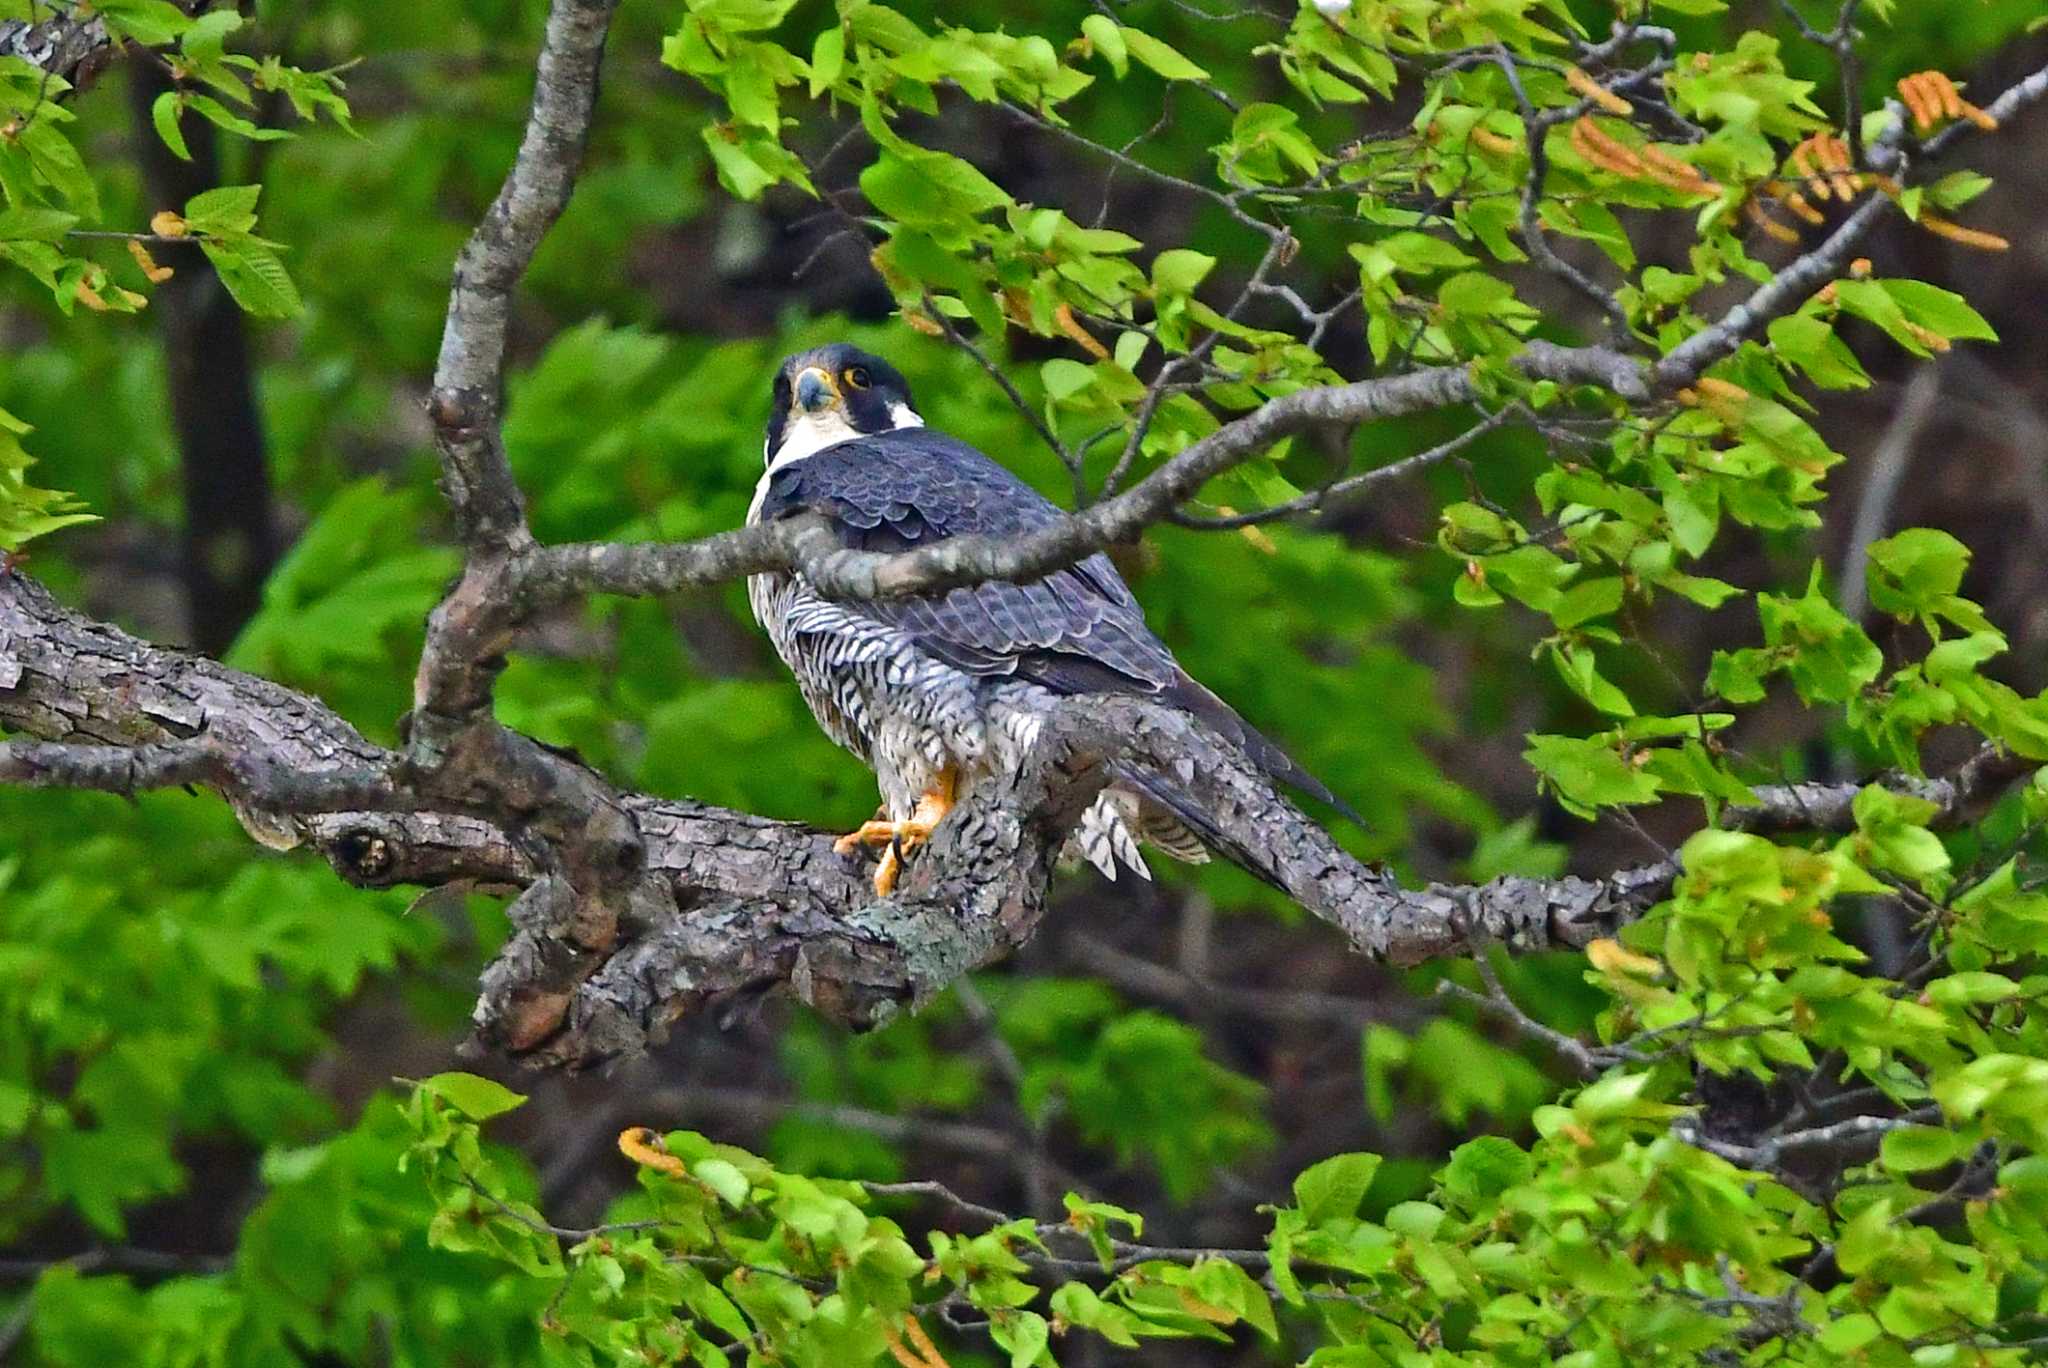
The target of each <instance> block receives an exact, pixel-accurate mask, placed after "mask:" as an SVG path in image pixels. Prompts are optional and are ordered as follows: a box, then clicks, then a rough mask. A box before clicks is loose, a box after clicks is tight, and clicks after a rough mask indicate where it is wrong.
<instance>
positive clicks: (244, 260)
mask: <svg viewBox="0 0 2048 1368" xmlns="http://www.w3.org/2000/svg"><path fill="white" fill-rule="evenodd" d="M200 249H201V250H202V251H204V252H205V253H206V259H207V260H208V261H211V262H212V263H213V269H214V271H215V272H216V273H218V274H219V276H220V280H221V284H223V285H225V286H227V287H228V293H229V294H231V295H233V296H234V298H235V302H236V303H237V304H239V305H241V306H242V308H243V309H244V310H245V311H247V312H248V313H251V314H254V315H255V316H256V317H258V318H293V317H296V316H297V315H298V314H299V312H300V311H301V310H302V309H303V308H304V307H305V306H304V305H303V304H302V303H301V302H300V299H299V291H298V287H297V286H296V285H294V284H292V278H291V276H290V274H289V273H287V272H286V270H285V268H284V260H283V258H281V257H279V256H278V254H277V251H276V249H275V248H272V247H269V246H267V245H265V244H263V243H261V242H257V241H255V240H253V239H248V238H245V239H242V240H240V241H233V240H229V241H217V240H214V239H211V238H209V239H206V240H204V241H202V242H201V243H200Z"/></svg>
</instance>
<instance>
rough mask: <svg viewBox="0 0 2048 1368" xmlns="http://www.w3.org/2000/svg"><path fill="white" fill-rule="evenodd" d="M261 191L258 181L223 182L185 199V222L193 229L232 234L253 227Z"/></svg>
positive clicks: (194, 230)
mask: <svg viewBox="0 0 2048 1368" xmlns="http://www.w3.org/2000/svg"><path fill="white" fill-rule="evenodd" d="M262 195H263V187H262V186H260V185H223V186H221V187H220V188H218V189H215V190H207V191H204V192H202V193H200V194H197V195H194V196H193V197H192V198H191V199H189V200H186V201H185V223H186V225H187V226H188V227H189V228H190V229H191V230H192V231H193V232H195V233H215V234H221V235H223V236H232V235H235V234H240V233H247V232H250V231H252V230H254V228H255V227H256V201H257V200H258V199H260V198H261V197H262Z"/></svg>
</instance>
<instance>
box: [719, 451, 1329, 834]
mask: <svg viewBox="0 0 2048 1368" xmlns="http://www.w3.org/2000/svg"><path fill="white" fill-rule="evenodd" d="M797 512H815V513H821V514H824V515H825V516H826V517H828V518H830V519H831V520H832V521H833V523H834V524H835V526H836V527H837V528H838V530H839V531H840V534H841V536H842V537H843V539H844V541H845V544H846V545H847V546H849V547H853V548H856V549H860V550H869V551H901V550H907V549H909V548H911V547H915V546H920V545H925V544H928V543H930V542H933V541H938V540H942V539H944V538H946V537H956V536H963V535H967V534H971V533H979V534H982V535H986V536H997V537H1000V536H1009V535H1014V534H1016V533H1020V532H1031V531H1036V530H1038V529H1040V528H1043V527H1046V526H1048V525H1049V524H1051V523H1053V522H1056V521H1057V520H1058V519H1059V518H1060V517H1061V516H1062V515H1061V512H1060V509H1059V508H1058V506H1057V505H1055V504H1053V503H1052V502H1050V501H1049V500H1047V499H1046V498H1045V497H1044V496H1043V495H1041V494H1039V493H1038V491H1036V490H1034V489H1033V488H1031V486H1029V485H1027V484H1025V483H1024V482H1023V481H1022V480H1020V479H1018V478H1017V477H1016V476H1015V475H1013V474H1011V473H1010V471H1008V470H1007V469H1005V468H1004V467H1002V466H1000V465H998V464H996V463H995V462H994V461H992V460H990V459H989V458H988V457H987V456H984V455H983V454H982V453H981V452H979V451H977V450H975V449H974V448H973V447H971V446H969V445H967V444H966V443H965V442H962V441H959V440H957V439H955V438H952V437H948V436H946V435H945V434H944V433H940V432H934V431H932V430H931V429H929V428H921V427H914V428H902V429H898V430H896V431H894V432H884V433H877V434H875V435H872V436H868V437H861V438H857V439H855V440H853V441H848V442H842V443H840V444H839V445H837V446H833V447H828V448H826V449H825V450H823V451H820V452H818V453H817V454H816V455H813V456H809V457H806V458H804V459H803V460H800V461H794V462H792V463H790V464H789V465H787V466H784V467H783V468H782V469H781V470H778V471H776V472H775V473H774V474H773V475H772V476H771V477H770V479H769V486H768V490H767V492H766V494H765V495H764V497H763V499H762V504H761V512H760V516H761V518H762V519H763V520H764V521H766V520H769V519H773V518H778V517H787V516H789V515H791V514H793V513H797ZM854 606H857V608H858V611H860V612H862V613H865V614H868V615H870V616H872V617H874V618H876V619H878V620H881V621H885V622H888V623H890V624H892V625H894V626H897V627H899V628H901V629H902V630H903V631H904V632H905V633H907V634H908V635H910V636H911V637H912V638H913V639H915V640H916V642H917V643H918V645H919V646H920V647H921V648H922V649H924V650H926V651H928V652H930V653H931V654H932V655H934V656H936V657H938V658H939V659H941V660H944V661H945V662H946V663H948V664H950V665H952V666H954V667H955V668H957V669H960V670H963V671H966V672H967V673H969V674H973V675H977V676H981V677H985V678H994V677H1003V676H1008V677H1011V678H1016V679H1021V680H1027V681H1030V682H1032V683H1036V684H1039V685H1041V686H1043V687H1045V688H1047V689H1050V690H1052V691H1053V692H1055V693H1061V694H1085V693H1135V694H1141V695H1144V696H1147V697H1152V698H1156V699H1158V700H1159V701H1161V702H1163V703H1167V704H1169V705H1172V706H1176V707H1180V708H1184V709H1186V710H1187V711H1189V712H1191V713H1193V714H1194V715H1195V716H1197V717H1199V718H1201V719H1202V720H1203V721H1204V722H1206V723H1208V724H1209V725H1210V726H1211V727H1213V728H1214V729H1215V730H1217V731H1218V732H1220V733H1221V734H1222V735H1224V736H1225V737H1227V738H1228V739H1230V740H1231V741H1234V742H1236V743H1237V744H1238V745H1240V746H1241V747H1243V749H1244V750H1245V752H1246V754H1248V755H1249V756H1250V757H1251V758H1252V759H1253V760H1254V761H1255V762H1257V764H1258V765H1259V767H1260V768H1261V769H1263V770H1264V771H1265V772H1266V773H1267V774H1268V775H1269V776H1271V777H1273V778H1275V779H1279V780H1282V781H1285V782H1287V783H1290V784H1292V785H1294V786H1295V787H1297V788H1299V789H1301V790H1302V791H1303V792H1306V793H1308V794H1310V795H1312V796H1314V797H1316V798H1319V799H1321V800H1323V801H1324V802H1327V803H1331V804H1333V805H1335V806H1337V807H1338V808H1339V809H1340V810H1342V811H1343V812H1345V814H1346V815H1347V816H1350V817H1352V818H1353V820H1357V814H1356V813H1353V812H1352V811H1351V809H1350V808H1349V807H1348V806H1347V805H1346V804H1344V803H1342V802H1341V801H1339V800H1338V799H1337V798H1336V797H1335V796H1334V795H1333V794H1331V792H1330V791H1329V789H1327V788H1326V787H1324V785H1323V784H1322V783H1321V782H1320V781H1319V780H1317V779H1316V778H1315V777H1314V776H1313V775H1311V774H1309V773H1308V772H1307V771H1306V770H1304V769H1302V768H1301V767H1300V766H1299V765H1296V764H1295V763H1294V761H1293V760H1291V759H1289V758H1288V756H1287V755H1286V753H1285V752H1283V751H1282V750H1281V749H1280V748H1279V747H1278V746H1276V745H1274V744H1273V743H1272V742H1271V741H1269V740H1267V739H1266V738H1265V737H1264V736H1261V735H1260V734H1259V733H1258V732H1257V731H1254V730H1253V729H1252V727H1251V726H1250V725H1249V724H1248V723H1246V722H1245V720H1244V719H1243V718H1241V717H1239V716H1238V715H1237V713H1236V712H1235V711H1234V710H1233V709H1232V708H1231V707H1230V705H1228V704H1227V703H1225V702H1224V701H1223V700H1222V699H1220V698H1218V697H1217V696H1216V695H1215V694H1213V693H1211V692H1210V691H1209V690H1208V689H1206V688H1204V687H1203V686H1202V685H1201V684H1200V683H1198V682H1197V681H1196V680H1195V679H1193V678H1192V677H1191V676H1189V675H1188V673H1187V672H1186V671H1185V670H1183V669H1181V667H1180V664H1179V662H1178V661H1176V660H1175V659H1174V658H1173V653H1172V652H1171V651H1169V650H1167V648H1166V645H1165V643H1164V642H1162V641H1160V640H1159V638H1158V637H1156V636H1154V635H1153V634H1152V631H1151V629H1150V628H1148V627H1147V626H1146V625H1145V619H1144V615H1143V613H1142V612H1141V611H1140V609H1139V607H1138V603H1137V600H1136V599H1135V598H1133V597H1132V595H1131V591H1130V588H1129V586H1127V585H1126V584H1125V583H1124V582H1123V578H1122V576H1120V575H1118V574H1117V572H1116V567H1114V566H1113V565H1111V564H1110V562H1109V558H1108V557H1107V556H1104V555H1100V554H1097V555H1093V556H1090V557H1088V558H1087V559H1085V560H1082V561H1079V562H1077V563H1075V564H1074V565H1071V566H1067V567H1065V568H1063V569H1060V570H1055V571H1053V572H1052V573H1051V574H1048V575H1046V576H1045V577H1044V578H1043V579H1040V580H1037V581H1035V582H1033V583H1030V584H1012V583H1010V582H1008V581H1003V580H991V581H988V582H986V583H982V584H977V585H971V586H967V587H963V588H958V589H953V590H949V591H948V592H946V593H945V594H941V595H922V596H914V597H907V598H893V599H876V600H871V601H866V602H863V603H860V604H858V605H854ZM1156 783H1157V784H1159V785H1162V786H1163V785H1164V784H1165V781H1164V780H1163V779H1157V780H1156ZM1147 788H1148V791H1154V796H1156V797H1159V798H1160V799H1161V801H1165V802H1167V803H1168V805H1169V806H1171V807H1174V808H1175V809H1176V811H1179V810H1180V809H1181V808H1182V807H1184V806H1185V805H1186V803H1185V800H1183V801H1182V802H1174V801H1172V799H1171V798H1170V797H1168V796H1167V794H1165V793H1162V792H1158V791H1156V789H1155V788H1154V786H1153V785H1149V784H1148V785H1147ZM1181 815H1183V817H1185V818H1187V820H1188V821H1189V824H1190V825H1191V826H1193V827H1195V828H1196V829H1197V830H1198V831H1201V830H1205V829H1208V828H1209V826H1210V824H1208V823H1206V822H1202V821H1200V820H1199V814H1188V813H1182V814H1181Z"/></svg>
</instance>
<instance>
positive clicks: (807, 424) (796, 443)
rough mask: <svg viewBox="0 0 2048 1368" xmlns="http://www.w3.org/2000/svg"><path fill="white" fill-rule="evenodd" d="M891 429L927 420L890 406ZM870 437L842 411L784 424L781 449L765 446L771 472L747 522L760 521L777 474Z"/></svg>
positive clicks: (757, 487)
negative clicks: (837, 448) (786, 468)
mask: <svg viewBox="0 0 2048 1368" xmlns="http://www.w3.org/2000/svg"><path fill="white" fill-rule="evenodd" d="M889 426H890V428H891V430H901V429H903V428H913V427H923V426H924V419H922V418H920V417H918V416H917V412H916V410H914V409H912V408H911V407H910V405H908V404H900V403H899V404H891V405H890V406H889ZM867 435H869V434H866V433H863V432H860V431H858V430H856V429H855V428H854V426H853V424H851V423H849V422H847V421H846V413H845V410H843V409H839V408H833V409H829V410H827V411H826V412H824V413H818V414H812V413H803V414H798V415H796V416H795V417H793V418H791V419H790V420H789V421H788V422H787V423H785V424H783V427H782V445H781V446H779V447H777V448H775V450H773V451H769V450H768V449H767V446H766V444H765V443H764V444H763V446H762V451H761V455H762V458H763V459H764V460H766V461H767V463H768V468H767V469H766V470H764V471H762V472H761V479H760V482H759V483H758V484H756V485H755V486H754V502H753V503H752V504H751V505H749V506H748V508H747V521H748V522H750V523H751V522H753V521H754V520H755V519H757V518H758V517H760V515H761V501H762V500H763V499H765V498H767V497H768V481H769V480H770V479H771V478H772V477H773V476H774V474H775V472H776V471H778V470H780V469H782V468H783V467H784V466H786V465H792V464H794V463H796V462H797V461H801V460H804V459H806V458H807V457H811V456H815V455H817V454H818V453H819V452H821V451H824V450H826V449H827V448H829V447H836V446H838V445H839V444H840V443H841V442H850V441H852V440H853V439H854V438H856V437H862V436H867Z"/></svg>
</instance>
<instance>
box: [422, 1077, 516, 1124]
mask: <svg viewBox="0 0 2048 1368" xmlns="http://www.w3.org/2000/svg"><path fill="white" fill-rule="evenodd" d="M418 1088H419V1091H421V1092H423V1093H428V1094H431V1095H432V1096H434V1097H438V1098H440V1099H441V1100H442V1101H443V1102H446V1103H447V1104H448V1105H449V1106H451V1107H453V1108H455V1109H456V1110H457V1111H459V1112H461V1113H462V1114H463V1115H464V1116H467V1117H468V1118H469V1119H470V1120H472V1121H488V1120H490V1119H491V1118H492V1117H494V1116H502V1115H504V1114H505V1113H506V1112H508V1111H511V1110H512V1109H513V1108H514V1107H517V1106H519V1105H520V1104H521V1103H523V1102H525V1101H526V1098H525V1097H524V1096H523V1095H521V1094H519V1093H516V1092H513V1091H512V1090H511V1089H510V1088H508V1087H506V1086H505V1085H504V1084H502V1083H496V1082H493V1081H492V1080H490V1079H488V1078H482V1077H479V1076H478V1075H476V1074H472V1073H439V1074H435V1075H434V1076H433V1077H432V1078H424V1079H421V1080H420V1082H419V1084H418Z"/></svg>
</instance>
